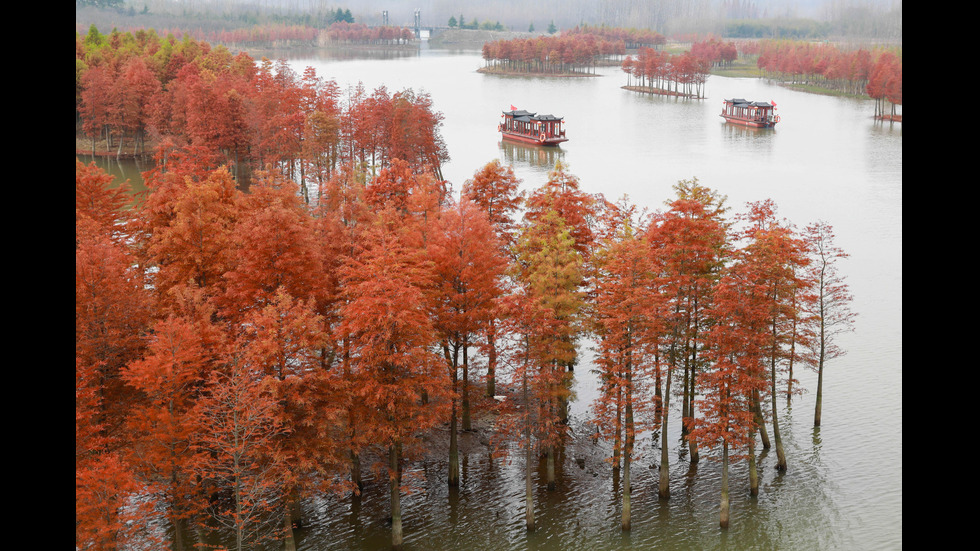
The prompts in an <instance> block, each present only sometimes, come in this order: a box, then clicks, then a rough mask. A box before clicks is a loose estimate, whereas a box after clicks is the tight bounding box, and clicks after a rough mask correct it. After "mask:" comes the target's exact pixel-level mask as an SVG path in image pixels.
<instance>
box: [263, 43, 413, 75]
mask: <svg viewBox="0 0 980 551" xmlns="http://www.w3.org/2000/svg"><path fill="white" fill-rule="evenodd" d="M249 55H251V56H252V57H253V58H255V59H262V58H263V57H265V58H268V59H287V58H291V59H298V58H302V59H311V60H315V61H353V60H364V59H368V60H377V61H387V60H394V59H404V58H409V57H419V55H421V54H420V48H419V46H418V45H417V44H415V45H405V46H400V47H399V46H372V45H363V46H350V45H347V46H345V47H343V48H341V47H338V46H323V47H319V48H290V49H285V50H283V49H276V50H254V51H249ZM321 76H322V75H321Z"/></svg>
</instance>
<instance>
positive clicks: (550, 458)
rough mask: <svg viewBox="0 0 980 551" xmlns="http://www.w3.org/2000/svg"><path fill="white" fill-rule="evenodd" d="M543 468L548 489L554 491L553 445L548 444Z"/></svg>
mask: <svg viewBox="0 0 980 551" xmlns="http://www.w3.org/2000/svg"><path fill="white" fill-rule="evenodd" d="M545 470H546V472H547V477H548V490H549V491H554V489H555V448H554V446H550V445H549V446H548V457H547V460H546V463H545Z"/></svg>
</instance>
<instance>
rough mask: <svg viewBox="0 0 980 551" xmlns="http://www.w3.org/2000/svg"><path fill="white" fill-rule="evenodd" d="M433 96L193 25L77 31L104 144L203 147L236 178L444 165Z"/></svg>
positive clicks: (85, 126) (86, 119) (91, 130)
mask: <svg viewBox="0 0 980 551" xmlns="http://www.w3.org/2000/svg"><path fill="white" fill-rule="evenodd" d="M431 103H432V102H431V100H430V98H429V96H428V95H427V94H424V93H416V92H414V91H412V90H402V91H398V92H395V93H391V92H389V91H388V90H387V89H385V88H384V87H380V88H378V89H376V90H374V91H373V92H369V91H368V90H364V89H363V88H361V87H358V88H355V89H351V90H346V91H344V90H340V89H339V87H338V86H337V85H336V83H335V82H333V81H330V80H324V79H322V78H320V77H318V76H317V75H316V74H315V73H314V72H312V71H311V70H307V71H305V72H304V73H303V74H302V75H297V74H295V73H294V72H293V70H292V69H291V68H290V67H289V66H288V65H287V64H286V63H285V62H282V61H277V62H273V61H270V60H267V59H262V60H261V61H260V62H258V63H256V61H255V60H253V59H252V58H251V57H249V56H248V55H247V54H245V53H239V54H237V55H232V54H231V52H229V51H228V50H227V49H226V48H224V47H222V46H216V47H212V46H211V45H210V44H208V43H206V42H201V41H197V40H194V39H192V38H190V37H188V36H184V38H183V39H182V40H179V41H178V40H176V39H175V38H174V37H173V36H171V35H168V36H166V37H160V36H158V35H157V34H156V33H154V32H153V31H137V32H136V33H119V32H115V31H114V32H112V33H110V34H108V35H102V34H100V33H99V32H98V31H97V30H96V29H95V28H94V27H93V28H92V29H91V30H90V31H89V33H88V34H87V35H84V36H83V35H76V38H75V109H76V113H77V116H78V119H79V121H80V124H81V128H82V130H83V132H84V134H85V135H86V136H88V137H89V138H90V139H91V147H92V149H93V150H95V149H96V143H97V142H98V143H100V144H104V145H103V146H102V148H106V149H110V150H115V151H116V152H117V154H119V155H122V154H143V155H155V156H158V157H161V158H162V159H166V157H167V156H168V155H169V154H170V152H171V151H174V150H177V149H179V148H182V147H185V146H195V147H199V148H201V150H202V151H206V152H207V154H209V155H217V156H220V157H221V158H222V159H223V161H224V162H225V163H226V164H229V165H230V166H231V167H232V171H233V175H234V176H235V178H236V180H237V179H239V178H245V179H246V181H247V177H248V174H249V173H250V172H251V171H253V170H256V169H263V168H266V167H269V166H272V167H274V168H275V169H276V170H278V171H280V172H282V173H284V174H287V175H288V176H290V177H292V178H294V179H295V180H296V181H298V182H299V183H300V185H301V187H303V188H304V189H306V188H307V187H308V184H310V185H320V184H322V183H323V182H325V181H326V180H327V179H329V178H330V176H331V175H332V173H333V171H334V170H336V168H337V167H338V166H339V165H341V164H344V163H347V162H350V161H358V162H360V163H366V164H367V165H368V167H369V170H379V169H383V168H386V167H387V166H388V165H389V164H390V162H391V160H392V159H395V158H398V159H402V160H407V161H409V162H410V163H411V164H412V166H413V167H418V168H419V169H420V170H422V169H423V168H424V169H425V170H429V171H431V172H433V173H434V174H436V175H438V174H439V173H440V167H441V165H442V163H443V162H445V161H446V160H447V159H448V154H447V153H446V148H445V144H443V143H442V140H441V138H440V136H439V128H440V125H441V117H442V116H441V115H440V114H439V113H437V112H435V111H434V110H433V109H432V105H431ZM148 143H149V144H151V145H153V146H155V147H148V146H147V144H148ZM100 149H101V148H100Z"/></svg>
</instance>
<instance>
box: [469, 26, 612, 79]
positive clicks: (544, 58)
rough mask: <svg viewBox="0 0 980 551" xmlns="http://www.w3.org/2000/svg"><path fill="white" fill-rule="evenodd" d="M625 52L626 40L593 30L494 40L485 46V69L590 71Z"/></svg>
mask: <svg viewBox="0 0 980 551" xmlns="http://www.w3.org/2000/svg"><path fill="white" fill-rule="evenodd" d="M625 53H626V46H625V44H624V42H623V39H621V38H620V39H617V38H613V37H610V38H608V39H607V38H606V37H605V36H601V35H597V34H594V33H591V32H578V33H562V34H560V35H558V36H546V35H542V36H537V37H533V38H513V39H510V40H494V41H491V42H487V43H485V44H484V45H483V59H484V60H485V62H486V68H488V69H491V70H501V71H508V72H511V71H512V72H521V73H553V74H562V73H590V72H594V71H595V67H596V65H597V64H598V63H599V62H600V61H601V60H603V59H608V58H611V57H612V56H621V55H624V54H625Z"/></svg>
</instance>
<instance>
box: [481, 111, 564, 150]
mask: <svg viewBox="0 0 980 551" xmlns="http://www.w3.org/2000/svg"><path fill="white" fill-rule="evenodd" d="M503 117H504V120H503V122H501V123H500V124H498V125H497V130H498V131H500V133H501V135H502V136H503V138H504V139H507V140H513V141H517V142H523V143H530V144H537V145H558V144H560V143H561V142H567V141H568V138H566V137H565V126H564V122H563V121H562V117H556V116H554V115H538V114H535V113H530V112H528V111H524V110H523V109H517V108H516V107H514V106H513V105H511V106H510V111H504V112H503Z"/></svg>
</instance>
